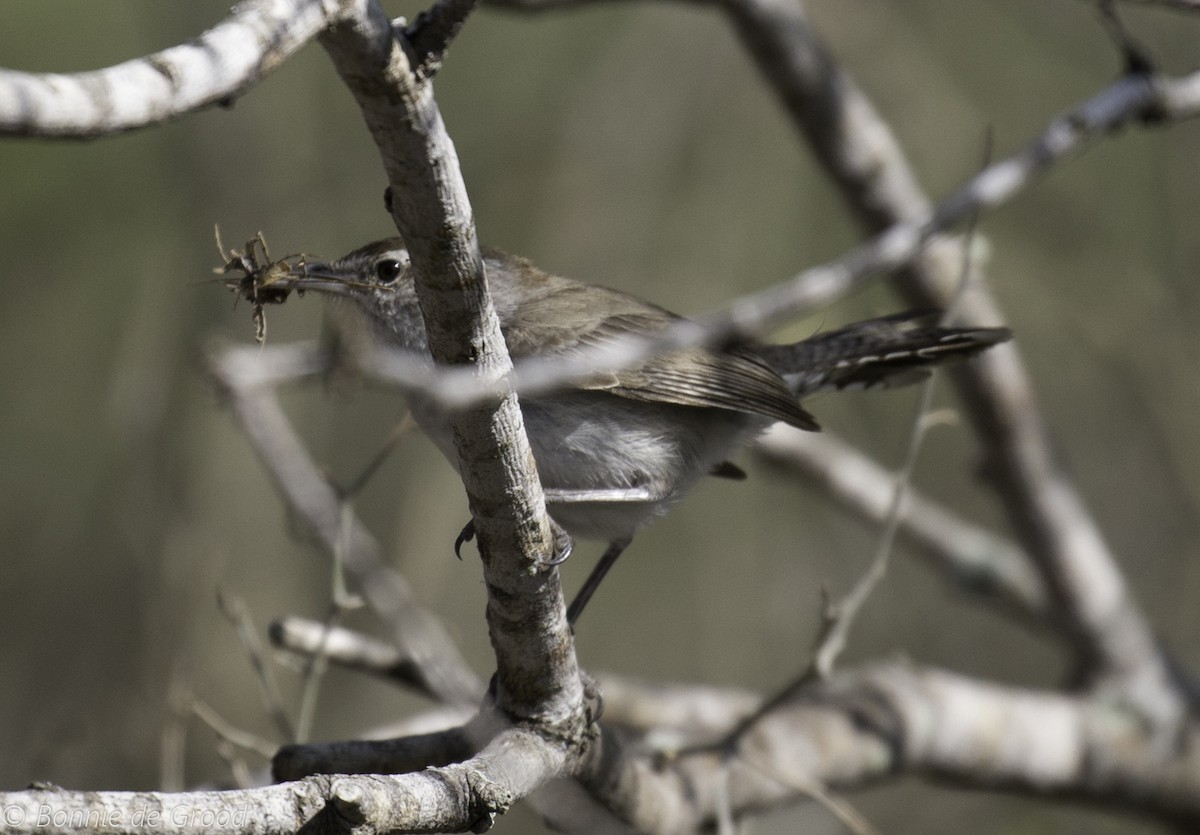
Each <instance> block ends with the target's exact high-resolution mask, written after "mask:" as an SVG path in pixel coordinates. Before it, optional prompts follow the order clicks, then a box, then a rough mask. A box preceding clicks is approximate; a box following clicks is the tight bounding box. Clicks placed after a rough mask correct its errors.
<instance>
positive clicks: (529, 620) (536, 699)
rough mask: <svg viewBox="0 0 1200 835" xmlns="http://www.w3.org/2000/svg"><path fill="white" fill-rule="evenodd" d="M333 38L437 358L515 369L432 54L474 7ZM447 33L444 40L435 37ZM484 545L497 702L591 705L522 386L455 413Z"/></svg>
mask: <svg viewBox="0 0 1200 835" xmlns="http://www.w3.org/2000/svg"><path fill="white" fill-rule="evenodd" d="M361 5H362V7H363V8H362V14H361V15H358V16H356V17H355V18H353V19H351V21H350V22H348V23H345V24H343V25H340V26H338V27H335V28H333V29H331V30H329V31H328V32H326V33H325V34H324V35H323V36H322V37H321V43H322V44H323V45H324V47H325V48H326V50H327V51H328V52H329V55H330V57H331V58H332V59H333V62H334V65H335V66H336V68H337V70H338V72H339V73H340V74H341V76H342V78H343V80H344V81H345V82H346V84H347V86H349V88H350V89H351V91H352V92H353V94H354V96H355V99H356V100H357V102H358V104H359V106H360V108H361V109H362V112H363V116H364V118H365V120H366V123H367V126H368V127H369V128H370V131H371V134H372V136H373V137H374V139H375V142H376V145H377V146H378V148H379V151H380V155H381V157H382V159H383V164H384V168H385V169H386V171H387V174H388V179H389V182H390V187H391V190H392V191H391V193H392V196H393V199H392V201H391V206H392V214H393V217H394V219H395V221H396V226H397V228H398V229H399V230H400V233H401V235H402V236H403V237H404V240H405V243H406V244H407V246H408V249H409V254H410V256H411V258H412V263H413V267H414V271H415V274H416V284H417V293H418V296H419V298H420V300H421V307H422V312H423V314H424V317H425V324H426V330H427V333H428V336H429V343H430V351H431V353H432V355H433V358H434V359H435V360H436V361H438V362H440V363H445V364H453V365H469V366H471V367H473V368H474V369H475V370H476V373H477V374H478V376H479V377H481V378H482V381H483V382H486V381H489V380H495V379H497V378H499V377H501V376H503V375H505V374H506V373H508V372H509V371H510V370H511V367H512V366H511V361H510V360H509V358H508V354H507V351H506V349H505V346H504V340H503V338H502V336H501V334H500V325H499V320H498V319H497V317H496V312H495V309H494V308H493V307H492V304H491V300H490V298H489V297H488V294H487V284H486V281H485V280H484V275H483V264H482V259H481V258H480V255H479V244H478V241H477V240H476V236H475V226H474V218H473V216H472V213H471V207H470V202H469V200H468V198H467V193H466V188H465V185H464V183H463V180H462V175H461V172H460V170H459V165H458V158H457V155H456V153H455V150H454V144H453V142H451V140H450V137H449V135H448V134H447V132H446V128H445V125H444V124H443V122H442V117H441V113H440V112H439V110H438V107H437V103H436V102H435V100H434V97H433V88H432V81H431V79H430V77H429V76H428V74H427V72H428V70H429V64H428V62H429V61H430V59H431V58H432V57H436V56H440V55H441V53H442V52H444V49H445V41H446V40H447V39H448V38H449V37H451V36H452V35H453V34H454V33H455V32H456V31H457V30H458V28H459V25H460V23H461V19H462V18H465V16H466V15H467V14H469V12H470V11H471V10H472V9H473V8H474V6H475V2H474V0H448V1H447V2H445V3H442V4H439V5H438V6H436V7H435V8H434V10H433V11H432V12H431V13H430V15H429V18H428V19H429V20H433V21H435V22H436V24H437V25H436V26H432V27H431V26H429V25H425V26H423V27H421V30H420V31H419V32H418V35H419V37H418V41H417V43H419V47H418V46H417V45H415V44H414V42H413V41H410V40H409V39H408V36H407V33H406V32H404V31H400V30H396V31H394V30H393V27H392V25H391V24H390V23H389V21H388V20H387V19H386V17H385V16H384V14H383V11H382V10H381V9H380V8H379V6H378V4H377V3H373V2H366V0H362V3H361ZM430 33H433V35H436V34H437V33H441V35H440V38H439V37H434V36H433V35H431V34H430ZM448 420H449V422H450V423H451V426H452V428H453V430H454V437H455V443H456V447H457V450H458V455H459V461H460V465H461V466H460V472H461V474H462V478H463V484H464V486H465V487H466V491H467V496H468V499H469V501H470V506H471V512H472V515H473V517H474V519H475V527H476V531H477V533H478V534H479V540H480V548H481V551H482V552H483V555H484V560H483V562H484V579H485V581H486V583H487V585H488V591H489V594H488V620H489V626H490V630H491V637H492V642H493V645H494V647H495V649H496V653H497V661H498V665H499V666H498V672H497V685H498V699H499V702H500V704H501V705H502V706H504V707H505V709H506V710H508V711H509V712H510V713H513V714H515V715H517V716H526V717H530V716H534V715H537V716H540V717H542V718H559V719H561V718H566V717H568V716H570V715H572V714H576V715H579V706H580V705H581V704H582V696H583V692H582V686H581V684H580V681H579V674H578V668H577V665H576V661H575V654H574V649H573V645H572V642H571V637H570V632H569V630H568V629H567V627H566V621H565V618H564V612H563V609H562V596H561V590H560V587H559V583H558V574H557V572H555V571H544V570H540V569H539V565H540V564H541V563H542V562H543V560H545V558H546V557H547V556H548V555H549V554H550V553H551V552H552V548H553V537H552V533H551V529H550V524H549V519H548V517H547V516H546V513H545V499H544V496H543V495H542V490H541V486H540V484H539V482H538V479H537V474H536V471H535V469H534V461H533V455H532V452H531V451H530V448H529V442H528V439H527V438H526V437H525V432H524V426H523V423H522V419H521V412H520V409H519V408H518V405H517V400H516V396H515V395H513V394H511V393H510V394H508V395H506V396H503V397H500V398H498V399H497V401H495V402H490V403H485V404H483V405H481V406H475V407H471V408H469V409H464V410H462V411H460V412H457V413H453V414H450V415H448Z"/></svg>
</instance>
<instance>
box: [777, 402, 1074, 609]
mask: <svg viewBox="0 0 1200 835" xmlns="http://www.w3.org/2000/svg"><path fill="white" fill-rule="evenodd" d="M758 450H759V452H761V453H762V454H763V456H764V457H765V458H766V459H767V460H769V461H771V462H772V463H775V464H778V465H781V466H785V467H787V468H788V469H789V470H790V471H792V472H795V473H799V474H801V475H803V476H805V477H806V478H808V479H810V480H811V481H813V482H814V483H815V484H817V485H819V486H820V487H821V488H822V489H823V490H824V491H825V492H826V493H828V494H829V495H831V496H832V497H833V498H834V499H835V500H837V501H839V502H841V503H842V504H843V505H845V506H846V507H847V508H849V509H850V510H852V511H853V512H854V513H856V514H858V515H859V516H860V517H861V518H863V519H866V520H869V521H871V522H873V523H881V522H883V520H884V519H885V518H886V514H887V509H888V501H889V499H890V496H891V489H892V482H893V477H892V475H891V474H890V473H889V472H888V471H887V470H885V469H884V468H883V467H881V466H880V465H879V464H877V463H876V462H874V461H872V460H871V459H870V458H868V457H867V456H865V455H863V454H862V453H861V452H859V451H858V450H856V449H854V448H853V447H852V446H850V445H849V444H847V443H845V442H844V441H842V440H840V439H838V437H837V436H836V435H833V434H831V433H828V432H822V433H821V434H820V435H814V434H812V433H803V432H789V431H786V430H784V429H783V427H778V426H777V427H773V428H772V429H771V430H770V431H768V432H767V433H766V434H765V435H763V436H762V437H761V438H760V439H759V441H758ZM899 533H900V535H901V536H902V537H904V538H905V539H907V540H908V541H909V542H910V543H911V544H913V545H915V546H916V547H917V548H918V549H919V553H921V554H922V555H923V556H925V557H926V558H928V559H929V560H930V562H931V563H932V564H933V565H934V567H935V568H937V569H938V570H939V571H940V572H941V573H942V574H944V575H945V576H946V577H947V578H948V579H950V580H951V581H952V582H953V583H954V584H955V585H956V586H958V587H959V588H961V589H963V590H964V591H967V592H971V593H974V594H978V595H980V596H981V597H982V599H984V600H987V601H989V602H992V603H995V604H997V605H999V606H1000V607H1001V608H1002V609H1003V611H1004V612H1005V613H1006V614H1009V615H1011V616H1015V617H1017V618H1018V619H1019V620H1021V621H1023V622H1025V623H1027V624H1029V625H1031V626H1034V627H1036V628H1041V629H1044V628H1046V627H1047V626H1050V625H1052V624H1054V623H1055V622H1056V616H1055V613H1054V611H1053V610H1052V609H1051V608H1050V605H1049V603H1050V601H1049V598H1048V596H1047V593H1046V587H1045V585H1044V583H1043V582H1042V579H1041V577H1040V576H1039V575H1038V574H1037V572H1036V571H1034V570H1033V567H1032V565H1031V564H1030V562H1029V557H1028V556H1027V555H1026V554H1025V553H1023V552H1022V551H1021V549H1020V548H1018V547H1017V546H1015V545H1013V544H1012V543H1011V542H1008V541H1006V540H1005V539H1004V538H1003V537H1000V536H998V535H996V534H994V533H992V532H990V531H987V530H984V529H983V528H980V527H978V526H977V525H974V524H972V523H970V522H968V521H966V520H964V519H960V518H959V517H957V516H955V515H954V514H953V513H951V512H950V511H949V510H947V509H946V508H944V507H942V506H940V505H938V504H937V503H935V502H934V501H932V500H931V499H929V498H927V497H926V496H924V495H922V494H921V493H920V492H918V491H916V490H915V489H912V488H910V490H909V494H908V497H907V499H906V500H905V503H904V508H903V510H902V511H901V513H900V530H899Z"/></svg>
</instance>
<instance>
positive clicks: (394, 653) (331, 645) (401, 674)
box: [269, 617, 483, 699]
mask: <svg viewBox="0 0 1200 835" xmlns="http://www.w3.org/2000/svg"><path fill="white" fill-rule="evenodd" d="M269 635H270V638H271V643H273V644H274V645H275V646H277V647H279V648H280V649H285V650H287V651H289V652H294V653H297V654H300V655H305V656H313V655H316V654H317V653H322V654H323V655H324V657H325V658H327V659H328V660H329V661H330V662H332V663H334V664H337V665H338V666H341V667H345V668H347V669H350V670H357V671H359V672H365V673H370V674H371V675H375V676H379V677H381V678H386V679H389V680H391V681H395V682H398V683H400V684H402V685H404V686H405V687H408V688H411V689H413V690H415V691H417V692H418V693H421V694H422V695H425V696H428V697H429V698H432V699H436V698H438V695H437V693H436V692H434V690H433V689H432V688H431V687H430V686H429V682H427V681H426V680H425V674H424V672H423V670H422V668H421V665H420V664H418V663H416V662H414V661H413V660H412V659H411V658H407V657H405V655H404V654H403V653H402V652H401V651H400V650H399V649H397V648H396V647H395V646H394V645H393V644H389V643H387V642H386V641H381V640H380V639H378V638H374V637H372V636H370V635H364V634H362V633H361V632H355V631H354V630H351V629H347V628H345V627H341V626H336V627H332V628H328V629H327V628H326V626H325V624H323V623H319V622H317V621H312V620H308V619H306V618H297V617H288V618H281V619H279V620H277V621H275V622H274V623H272V624H271V628H270V632H269ZM482 695H483V687H482V684H481V685H480V688H479V696H482Z"/></svg>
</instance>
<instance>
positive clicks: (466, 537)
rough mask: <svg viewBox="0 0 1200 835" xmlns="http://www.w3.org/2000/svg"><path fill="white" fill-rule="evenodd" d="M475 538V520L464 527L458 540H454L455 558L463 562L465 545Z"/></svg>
mask: <svg viewBox="0 0 1200 835" xmlns="http://www.w3.org/2000/svg"><path fill="white" fill-rule="evenodd" d="M474 538H475V520H474V519H472V520H471V521H470V522H467V524H465V525H463V529H462V530H461V531H459V534H458V538H457V539H455V540H454V556H456V557H458V559H459V560H460V561H461V560H462V547H463V545H464V544H465V543H467V542H470V541H471V540H473V539H474Z"/></svg>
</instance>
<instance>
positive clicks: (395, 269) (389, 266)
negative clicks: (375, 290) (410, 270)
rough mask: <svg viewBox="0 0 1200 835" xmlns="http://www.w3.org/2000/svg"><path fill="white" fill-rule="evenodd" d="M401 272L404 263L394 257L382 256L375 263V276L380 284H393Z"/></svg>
mask: <svg viewBox="0 0 1200 835" xmlns="http://www.w3.org/2000/svg"><path fill="white" fill-rule="evenodd" d="M402 272H404V265H403V264H401V263H400V262H399V261H397V260H396V259H395V258H384V259H383V260H382V261H380V262H379V263H377V264H376V265H375V278H376V279H378V280H379V283H380V284H395V283H396V281H397V279H399V278H400V274H401V273H402Z"/></svg>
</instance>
